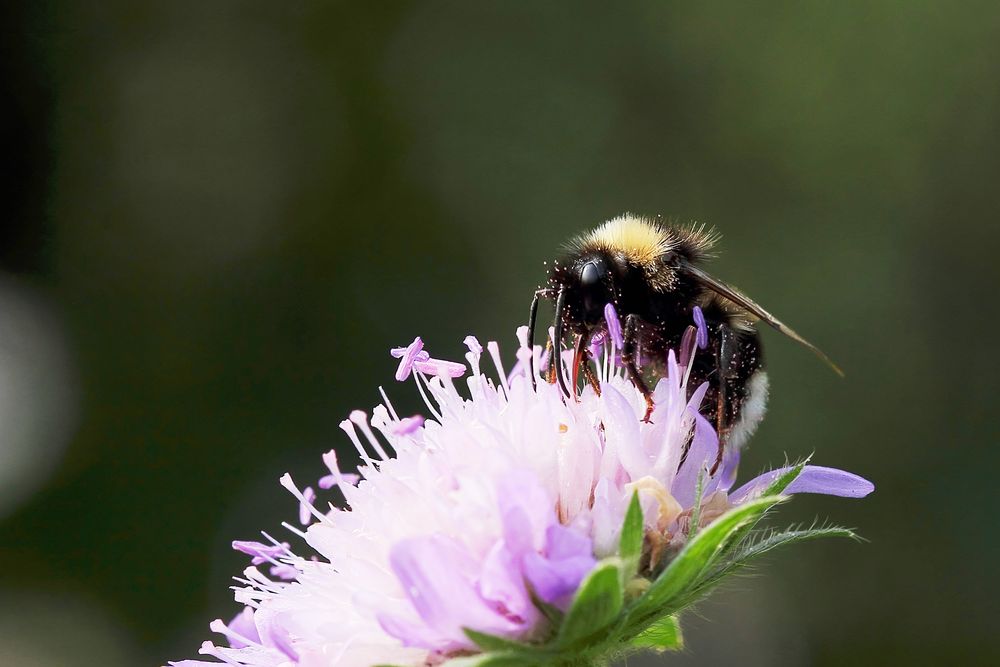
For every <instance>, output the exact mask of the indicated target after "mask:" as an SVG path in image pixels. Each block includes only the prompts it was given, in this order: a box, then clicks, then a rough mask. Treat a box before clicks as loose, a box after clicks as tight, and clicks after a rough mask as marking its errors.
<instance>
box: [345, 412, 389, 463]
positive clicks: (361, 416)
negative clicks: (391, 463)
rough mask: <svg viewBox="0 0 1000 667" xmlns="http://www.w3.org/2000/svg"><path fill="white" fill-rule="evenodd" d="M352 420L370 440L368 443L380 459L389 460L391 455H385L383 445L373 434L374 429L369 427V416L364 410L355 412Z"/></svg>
mask: <svg viewBox="0 0 1000 667" xmlns="http://www.w3.org/2000/svg"><path fill="white" fill-rule="evenodd" d="M350 420H351V421H352V422H354V423H355V424H357V425H358V427H359V428H360V429H361V432H362V433H364V434H365V437H366V438H367V439H368V443H369V444H370V445H371V446H372V449H374V450H375V453H377V454H378V456H379V458H380V459H381V460H383V461H385V460H386V459H388V458H389V455H388V454H386V453H385V449H383V448H382V445H381V443H379V441H378V438H376V437H375V434H374V433H372V429H371V427H370V426H368V415H367V414H365V412H364V410H353V411H352V412H351V415H350Z"/></svg>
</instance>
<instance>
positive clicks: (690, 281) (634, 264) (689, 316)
mask: <svg viewBox="0 0 1000 667" xmlns="http://www.w3.org/2000/svg"><path fill="white" fill-rule="evenodd" d="M716 241H717V237H716V235H715V234H713V233H712V232H711V231H706V230H705V228H704V226H702V227H694V226H692V227H679V226H673V225H668V224H665V223H663V222H661V221H660V220H659V219H648V218H642V217H639V216H635V215H630V214H625V215H622V216H619V217H617V218H614V219H613V220H609V221H608V222H605V223H604V224H603V225H601V226H599V227H598V228H596V229H594V230H593V231H591V232H589V233H587V234H584V235H582V236H580V237H578V238H576V239H574V240H573V241H571V242H570V244H569V246H568V252H567V255H566V257H565V258H564V259H563V260H562V261H557V262H556V263H555V264H554V265H553V267H552V269H551V271H550V273H549V278H548V283H547V285H546V286H545V287H542V288H541V289H539V290H537V291H536V292H535V297H534V299H533V300H532V302H531V312H530V315H529V319H528V336H529V345H532V344H533V340H534V329H535V321H536V316H537V314H538V303H539V300H540V299H549V300H552V301H553V302H554V304H555V321H554V325H553V328H554V335H553V340H552V341H550V346H552V345H555V347H558V348H561V347H562V345H563V344H564V343H565V342H566V341H565V339H566V338H567V337H573V338H575V341H573V347H574V349H575V355H574V362H573V372H572V383H571V384H572V388H573V389H572V392H571V391H570V389H569V387H567V382H566V378H564V377H563V373H560V372H556V371H555V367H556V364H550V369H551V371H552V372H550V381H551V382H556V381H558V383H559V385H560V387H561V388H562V391H563V392H564V393H565V394H566V396H567V397H569V396H575V395H576V390H577V383H578V373H579V372H580V371H581V370H582V372H583V373H584V376H585V378H587V379H588V380H589V381H590V382H591V384H593V385H594V389H595V391H597V392H598V393H599V392H600V387H599V386H598V384H597V382H596V378H595V377H594V375H593V372H592V371H591V369H590V366H589V352H588V350H589V344H590V342H591V339H592V338H593V337H594V336H595V335H596V334H598V333H599V332H605V333H607V332H608V325H607V323H606V321H605V307H606V305H607V304H609V303H611V304H613V305H614V308H615V311H616V312H617V313H618V315H619V316H620V317H621V323H622V335H623V336H622V337H623V347H622V351H621V363H622V365H623V366H624V367H625V370H626V372H627V374H628V377H629V378H630V380H631V381H632V383H633V384H634V385H635V386H636V388H637V389H639V391H641V392H642V394H643V396H645V398H646V406H647V409H646V415H645V421H649V419H650V416H651V414H652V411H653V399H652V390H651V389H650V383H649V382H648V381H647V378H649V379H655V375H656V373H658V372H662V369H663V366H664V364H665V360H666V353H667V350H670V349H673V350H680V351H681V354H684V352H683V350H684V348H685V345H686V344H687V342H688V341H690V338H691V334H692V329H691V326H690V325H691V323H692V321H693V317H694V316H695V307H696V306H697V307H698V308H700V310H701V315H700V317H701V318H702V319H703V320H704V326H705V327H706V328H707V332H708V343H707V347H706V349H705V350H704V351H703V352H699V353H698V354H696V355H694V356H693V360H691V362H690V363H692V364H693V365H692V367H691V375H690V381H689V385H688V386H690V387H698V386H699V385H701V384H702V383H703V382H707V383H708V392H707V393H706V395H705V401H704V403H703V406H702V413H703V414H704V415H705V416H706V418H708V419H709V420H710V421H711V422H713V423H714V426H715V428H716V431H717V433H718V434H719V439H720V450H719V460H718V461H716V465H718V463H719V461H721V457H722V448H723V447H725V446H732V447H740V446H742V444H743V442H744V441H745V440H746V438H747V437H749V435H750V434H751V433H752V432H753V430H754V428H756V426H757V423H758V422H759V421H760V419H761V418H762V417H763V413H764V405H765V402H766V398H767V374H766V372H765V370H764V356H763V351H762V349H761V342H760V336H759V334H758V332H757V330H756V329H755V327H754V325H755V324H756V322H758V321H761V322H764V323H766V324H767V325H769V326H771V327H773V328H774V329H776V330H778V331H779V332H781V333H782V334H784V335H786V336H788V337H789V338H792V339H793V340H796V341H798V342H799V343H801V344H802V345H804V346H806V347H807V348H809V349H810V350H812V351H813V352H814V353H815V354H816V355H817V356H819V357H820V358H821V359H823V360H824V361H825V362H826V363H827V364H829V365H830V366H831V367H832V368H833V369H834V370H835V371H836V372H837V373H838V374H841V375H842V373H841V372H840V369H839V368H837V366H836V365H835V364H833V362H832V361H830V359H829V358H828V357H827V356H826V355H825V354H823V353H822V352H821V351H820V350H819V349H817V348H816V347H815V346H813V345H812V344H811V343H809V342H808V341H806V340H805V339H804V338H802V337H801V336H799V335H798V334H797V333H795V331H793V330H792V329H791V328H789V327H788V326H786V325H785V324H783V323H782V322H781V321H779V320H778V319H777V318H776V317H774V316H773V315H771V314H770V313H769V312H767V311H766V310H764V309H763V308H762V307H761V306H759V305H758V304H757V303H756V302H754V301H752V300H751V299H750V298H748V297H747V296H745V295H743V294H742V293H740V292H739V291H737V290H736V289H735V288H733V287H731V286H729V285H727V284H725V283H723V282H721V281H719V280H717V279H716V278H713V277H712V276H711V275H709V274H708V273H706V272H705V271H704V270H703V269H702V268H701V265H702V264H703V263H704V262H705V260H706V259H709V258H711V257H712V249H713V246H714V245H715V243H716ZM686 332H687V333H686ZM550 352H552V353H553V354H554V350H553V349H550ZM532 370H533V369H532ZM531 377H532V378H533V379H534V377H535V376H534V372H532V373H531ZM713 472H714V468H713Z"/></svg>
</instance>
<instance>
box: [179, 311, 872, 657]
mask: <svg viewBox="0 0 1000 667" xmlns="http://www.w3.org/2000/svg"><path fill="white" fill-rule="evenodd" d="M606 319H607V326H606V331H605V333H604V335H603V336H602V338H601V339H600V340H598V341H597V342H596V343H595V347H594V349H593V350H592V352H593V353H594V355H595V358H596V359H597V360H598V363H597V368H596V371H595V374H596V377H597V381H598V386H597V387H596V388H595V387H590V386H585V387H584V390H583V391H582V392H580V395H579V396H578V397H576V398H575V399H564V397H563V396H562V394H561V393H560V390H559V388H558V386H557V385H556V384H552V383H550V382H547V381H545V380H546V379H547V377H548V376H549V373H548V372H547V370H548V369H547V368H546V365H547V361H548V360H547V358H546V356H547V355H545V354H544V353H543V350H542V349H541V348H540V347H537V346H536V347H535V348H534V349H529V348H528V346H527V331H526V329H525V328H524V327H522V328H521V329H519V330H518V338H519V340H520V346H519V348H518V351H517V362H516V364H515V366H514V367H513V368H512V369H511V370H510V371H509V372H508V371H507V370H506V369H505V368H504V365H503V363H502V361H501V357H500V351H499V347H498V345H497V344H496V343H494V342H491V343H489V344H488V345H487V346H486V349H485V350H484V349H483V347H482V346H481V345H480V343H479V342H478V341H477V340H476V339H475V338H473V337H471V336H470V337H468V338H466V340H465V343H466V345H467V347H468V353H467V354H466V363H465V364H459V363H455V362H451V361H443V360H439V359H435V358H433V357H431V356H430V355H429V354H428V353H427V352H426V351H425V350H424V349H423V343H422V342H421V340H420V339H419V338H418V339H416V340H414V341H413V343H411V344H410V345H409V346H407V347H405V348H398V349H395V350H393V351H392V353H393V356H395V357H397V358H398V359H399V367H398V370H397V373H396V379H397V380H400V381H403V380H407V379H409V378H410V377H412V378H414V380H415V383H416V386H417V389H418V391H419V392H420V393H421V395H422V396H423V398H424V401H425V403H426V407H427V411H428V416H427V418H426V420H425V419H424V418H422V417H419V416H415V417H405V416H404V417H401V416H400V415H399V414H398V413H397V412H396V410H395V409H394V407H393V405H392V403H391V402H390V401H389V399H388V397H387V396H386V395H385V393H384V392H383V394H382V396H383V403H382V404H381V405H379V406H378V407H376V408H375V409H374V410H373V411H372V414H371V415H370V417H369V416H368V415H366V414H365V413H363V412H360V411H356V412H354V413H352V414H351V415H350V418H349V419H347V420H345V421H344V422H342V423H341V425H340V426H341V428H342V429H343V430H344V432H345V433H346V434H347V437H348V438H349V440H350V442H351V443H352V445H353V447H354V449H355V450H356V451H357V453H358V455H359V456H360V457H361V460H362V465H361V467H360V469H359V471H358V473H357V474H354V473H349V472H344V471H341V470H340V468H339V466H338V463H337V457H336V454H335V453H334V452H333V451H331V452H329V453H327V454H326V455H324V457H323V460H324V463H325V464H326V466H327V468H328V470H329V472H328V474H326V475H325V476H323V477H322V478H321V479H319V481H318V484H317V486H318V487H319V488H320V490H321V491H323V492H331V493H332V492H333V490H334V489H336V490H337V491H338V492H339V494H340V495H341V496H342V498H336V499H335V500H337V501H338V502H337V504H336V505H335V504H333V503H327V504H326V505H325V506H320V505H318V504H317V495H316V493H315V491H314V490H313V489H312V488H311V487H304V488H300V487H299V486H297V485H296V484H295V483H293V481H292V480H291V478H290V477H289V476H288V475H285V476H284V477H282V479H281V483H282V485H283V486H285V487H286V488H287V489H288V490H289V491H290V492H291V493H292V494H294V495H295V497H296V498H298V500H299V503H300V508H301V511H300V517H299V518H300V522H301V523H302V524H304V525H305V528H304V529H300V528H297V527H294V526H291V525H288V524H286V527H287V528H289V529H290V530H291V531H292V532H293V533H295V534H297V535H298V537H300V538H301V539H302V540H304V541H305V543H306V544H307V545H308V547H309V552H310V553H309V555H308V556H304V555H301V551H302V550H296V551H293V550H292V548H291V547H290V546H289V544H287V543H285V542H279V541H278V540H276V539H273V538H271V537H270V536H269V535H267V534H265V542H243V541H241V542H234V543H233V546H234V548H236V549H238V550H240V551H242V552H244V553H246V554H248V555H249V556H251V557H252V560H251V564H250V566H249V567H248V568H247V569H246V570H245V571H244V573H243V576H242V577H240V578H239V579H238V580H237V581H238V582H239V584H240V585H239V586H238V587H237V588H236V599H237V601H238V602H240V603H242V604H243V605H245V608H244V609H243V611H242V612H241V613H240V614H239V615H237V616H236V618H234V619H233V620H232V621H231V622H230V623H228V624H226V623H223V622H222V621H218V620H217V621H215V622H213V623H212V624H211V628H212V630H213V631H214V632H217V633H219V634H221V635H223V636H224V637H225V640H226V641H225V645H217V644H214V643H211V642H205V644H203V646H202V648H201V653H202V654H204V655H206V656H210V657H212V658H214V659H216V660H217V661H221V662H222V663H225V664H229V665H237V666H246V667H250V666H252V667H265V666H266V667H279V666H288V665H297V666H301V667H320V666H323V667H329V666H332V665H337V666H350V667H354V666H357V667H368V666H370V665H388V664H391V665H434V664H439V663H443V662H446V661H449V660H455V661H456V664H457V663H459V662H462V661H465V662H468V661H470V660H478V661H482V660H485V659H487V658H490V656H494V657H496V656H500V657H503V656H506V657H507V658H511V657H512V656H513V657H514V658H516V660H515V662H512V663H510V664H560V663H561V664H585V663H586V662H587V661H588V660H590V659H596V657H598V656H599V655H604V656H606V655H609V654H611V653H615V652H620V651H621V650H623V646H625V645H626V644H627V645H628V646H631V647H635V648H641V647H650V646H652V647H669V646H671V645H673V644H676V641H678V639H677V636H676V632H673V631H672V630H671V628H673V630H676V627H675V617H674V616H672V614H676V612H678V611H679V610H680V609H682V608H683V607H684V606H685V604H687V603H689V602H690V601H691V600H693V599H694V598H695V597H697V595H700V594H701V593H703V592H704V591H705V590H707V589H708V587H710V586H711V585H714V583H715V582H716V581H717V580H718V579H719V578H721V576H722V575H724V574H726V573H727V572H728V571H729V569H732V568H733V567H736V566H738V565H740V564H741V563H742V561H743V560H746V559H748V558H749V557H751V556H753V555H754V549H755V548H756V549H758V550H759V549H761V548H764V547H766V548H771V547H772V546H774V545H775V544H767V545H762V544H761V543H760V542H759V541H758V542H754V538H753V535H754V533H753V532H752V531H750V530H749V529H750V528H752V527H753V525H755V523H756V521H757V520H759V518H760V516H762V515H763V513H764V512H765V511H766V510H767V509H769V508H770V507H771V506H773V505H774V504H775V503H777V502H779V501H780V500H781V499H783V497H784V495H787V494H793V493H810V492H812V493H826V494H832V495H840V496H848V497H861V496H864V495H866V494H868V493H869V492H871V490H872V489H873V487H872V485H871V484H870V483H869V482H867V481H866V480H864V479H862V478H860V477H858V476H856V475H853V474H850V473H847V472H843V471H840V470H835V469H831V468H822V467H817V466H809V465H804V464H803V465H798V466H794V467H789V468H783V469H779V470H774V471H771V472H770V473H767V474H765V475H762V476H760V477H757V478H756V479H753V480H751V481H749V482H747V483H746V484H744V485H742V486H740V487H738V488H737V489H735V490H733V489H732V486H733V484H734V480H735V476H736V469H737V465H738V459H739V452H738V451H737V450H735V449H730V450H727V451H726V454H725V456H724V458H723V460H722V461H721V464H720V465H716V458H717V453H718V450H719V439H718V437H717V435H716V433H715V431H714V430H713V428H712V425H711V424H710V423H709V422H708V421H707V420H706V419H705V418H704V417H703V416H702V415H701V414H700V413H699V410H698V409H699V407H700V405H701V402H702V399H703V397H704V395H705V392H706V389H707V385H702V386H699V387H689V386H688V379H689V369H690V365H691V363H690V362H691V359H692V358H693V355H695V354H697V347H698V346H699V345H701V346H702V347H703V346H704V344H705V342H706V338H705V336H706V332H705V330H704V324H703V322H698V325H699V326H698V327H697V328H692V335H690V336H687V337H686V338H685V342H684V343H683V344H682V349H681V350H680V351H679V354H677V355H675V354H674V353H673V352H671V353H670V354H669V357H668V359H667V360H666V371H665V373H664V375H663V377H662V378H661V379H660V380H659V382H658V384H657V385H656V387H655V390H654V396H653V398H654V404H655V408H654V410H653V413H652V418H651V419H650V420H649V421H644V420H643V416H644V413H645V409H646V404H645V400H644V398H643V396H642V394H641V393H640V392H638V391H637V390H636V389H635V388H634V387H633V386H632V385H631V384H630V383H629V382H628V380H627V379H625V377H624V373H623V371H622V369H621V368H620V367H619V366H618V365H617V364H616V362H615V359H616V355H615V352H616V350H619V349H620V347H621V332H620V327H619V326H618V321H617V317H616V315H615V313H614V309H613V308H612V307H610V306H609V309H608V311H607V313H606ZM557 361H558V363H557V368H556V369H555V370H556V372H560V373H566V374H567V379H569V375H570V371H569V368H570V366H571V364H572V363H573V360H572V353H571V352H570V353H568V354H567V355H564V358H562V359H559V360H557ZM487 365H492V372H486V371H485V370H484V367H485V366H487ZM532 372H534V373H535V377H534V378H532V377H531V374H532ZM460 378H464V382H462V384H463V385H464V387H462V388H461V389H460V387H459V386H458V383H459V379H460ZM494 378H495V379H494ZM596 389H599V391H598V390H596ZM781 492H783V493H784V495H778V494H780V493H781ZM827 530H829V529H827ZM800 532H801V531H800ZM830 534H838V533H837V531H835V530H833V531H831V532H830ZM839 534H849V533H847V532H846V531H840V533H839ZM788 535H791V533H789V534H788ZM801 536H802V535H800V537H801ZM767 539H770V540H772V541H773V540H774V539H775V535H770V536H768V538H767ZM787 541H794V539H792V538H791V537H789V538H788V540H787ZM779 542H780V540H779ZM713 545H714V546H713ZM709 547H711V548H709ZM727 554H728V555H727ZM723 555H725V557H723ZM692 559H694V560H692ZM698 559H700V560H698ZM685 563H694V564H695V565H696V566H697V567H696V568H695V569H691V567H687V566H686V565H685ZM685 567H687V569H685ZM692 567H694V566H692ZM262 568H264V569H263V570H262ZM727 568H728V569H727ZM689 570H690V571H689ZM602 596H603V597H602ZM595 609H598V610H604V611H601V614H604V615H606V616H607V618H603V617H602V618H597V616H600V614H597V616H595V613H596V612H594V613H591V612H592V611H593V610H595ZM608 609H610V610H612V611H611V612H609V611H607V610H608ZM588 610H589V611H588ZM612 612H613V613H612ZM609 614H610V615H609ZM664 619H667V620H668V621H669V622H668V623H667V625H664ZM671 624H673V625H671ZM657 633H658V634H657ZM671 633H672V634H671ZM670 637H673V638H672V639H671V638H670ZM587 656H590V657H589V658H588V657H587ZM171 664H172V665H176V666H177V667H194V666H195V665H209V664H211V665H217V664H219V663H218V662H203V661H195V660H182V661H180V662H176V663H171ZM483 664H486V663H485V662H484V663H483ZM498 664H499V663H498Z"/></svg>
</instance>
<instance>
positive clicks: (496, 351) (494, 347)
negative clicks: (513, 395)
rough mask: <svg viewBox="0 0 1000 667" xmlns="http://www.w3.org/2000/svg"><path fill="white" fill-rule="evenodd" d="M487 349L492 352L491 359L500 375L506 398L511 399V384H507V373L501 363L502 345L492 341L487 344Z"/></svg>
mask: <svg viewBox="0 0 1000 667" xmlns="http://www.w3.org/2000/svg"><path fill="white" fill-rule="evenodd" d="M486 349H488V350H489V351H490V357H492V358H493V365H494V366H496V368H497V374H499V375H500V384H501V386H503V393H504V396H506V397H507V398H508V399H509V398H510V384H509V383H508V382H507V373H506V372H505V371H504V369H503V362H502V361H500V345H499V344H498V343H497V342H496V341H495V340H491V341H490V342H489V343H487V344H486Z"/></svg>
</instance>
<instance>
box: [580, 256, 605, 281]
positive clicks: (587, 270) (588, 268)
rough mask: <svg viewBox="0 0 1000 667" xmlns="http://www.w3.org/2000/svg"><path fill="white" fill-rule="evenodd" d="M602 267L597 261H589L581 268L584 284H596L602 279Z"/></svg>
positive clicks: (581, 277)
mask: <svg viewBox="0 0 1000 667" xmlns="http://www.w3.org/2000/svg"><path fill="white" fill-rule="evenodd" d="M601 273H602V271H601V267H600V266H598V264H597V262H587V263H586V264H584V265H583V268H582V269H580V282H581V283H582V284H583V285H584V286H590V285H596V284H597V283H598V282H600V280H601Z"/></svg>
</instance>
